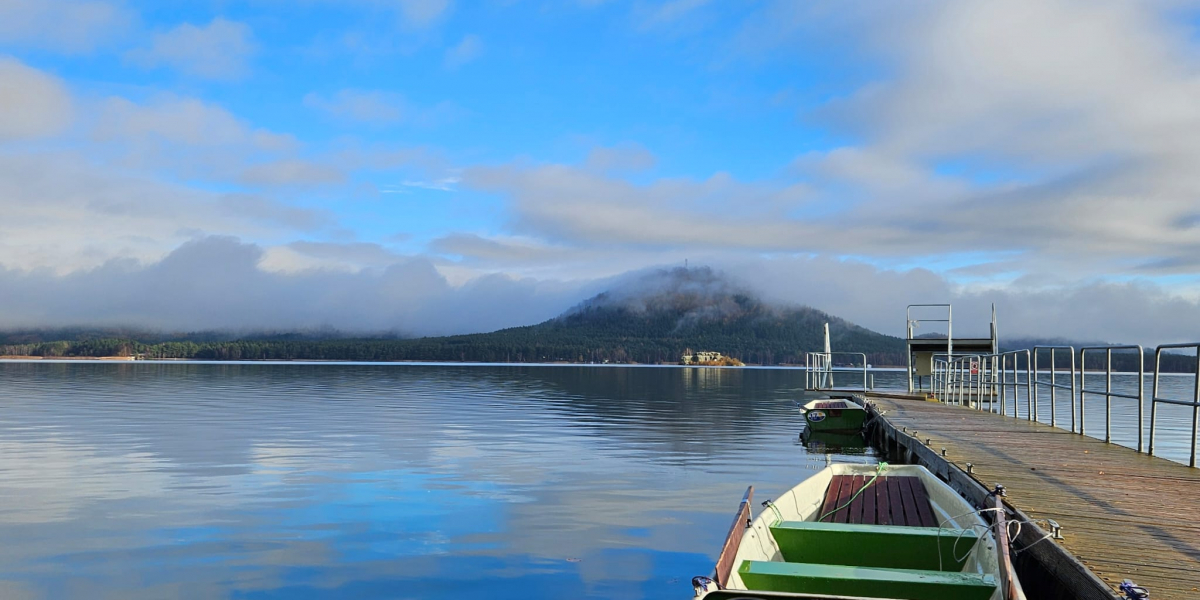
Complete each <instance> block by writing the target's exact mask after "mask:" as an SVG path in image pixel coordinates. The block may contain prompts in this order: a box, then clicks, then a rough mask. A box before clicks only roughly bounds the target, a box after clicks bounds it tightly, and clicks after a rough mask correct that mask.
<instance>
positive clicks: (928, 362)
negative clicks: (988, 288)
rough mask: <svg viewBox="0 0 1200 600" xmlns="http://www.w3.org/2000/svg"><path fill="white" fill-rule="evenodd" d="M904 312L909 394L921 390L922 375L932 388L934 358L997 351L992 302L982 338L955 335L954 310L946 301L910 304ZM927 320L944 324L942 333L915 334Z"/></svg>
mask: <svg viewBox="0 0 1200 600" xmlns="http://www.w3.org/2000/svg"><path fill="white" fill-rule="evenodd" d="M906 315H907V330H908V336H907V338H906V339H905V342H906V344H907V350H908V352H907V353H906V355H907V359H908V392H909V393H910V394H911V393H913V392H915V391H917V390H918V389H923V386H922V385H921V384H922V380H923V379H924V378H929V386H930V388H932V387H933V375H934V360H935V359H937V360H940V361H945V362H950V361H953V360H954V358H955V357H959V358H961V357H964V356H986V355H995V354H996V353H998V352H999V351H1000V345H999V342H998V341H997V338H996V305H995V304H993V305H992V323H991V328H990V329H989V336H988V337H986V338H955V337H954V323H953V321H954V311H953V309H952V308H951V306H950V305H949V304H910V305H908V310H907V312H906ZM943 317H944V318H943ZM928 323H933V324H936V325H941V324H945V327H946V331H945V334H942V333H941V332H934V333H928V334H917V329H918V328H920V327H921V326H922V325H923V324H928ZM936 325H935V326H936ZM976 371H978V369H977V368H976Z"/></svg>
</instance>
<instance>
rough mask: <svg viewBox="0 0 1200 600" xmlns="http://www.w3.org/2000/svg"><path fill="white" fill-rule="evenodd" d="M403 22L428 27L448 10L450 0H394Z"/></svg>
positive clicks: (413, 25) (412, 25)
mask: <svg viewBox="0 0 1200 600" xmlns="http://www.w3.org/2000/svg"><path fill="white" fill-rule="evenodd" d="M394 2H395V5H396V7H397V8H398V9H399V10H400V15H401V17H402V18H403V19H404V22H405V24H407V25H409V26H411V27H428V26H430V25H432V24H433V23H434V22H436V21H437V20H439V19H440V18H442V17H443V16H444V15H445V14H446V13H448V12H449V11H450V0H394Z"/></svg>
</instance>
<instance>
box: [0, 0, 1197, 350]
mask: <svg viewBox="0 0 1200 600" xmlns="http://www.w3.org/2000/svg"><path fill="white" fill-rule="evenodd" d="M1194 25H1195V6H1193V5H1192V4H1190V3H1170V4H1164V5H1158V4H1144V5H1143V4H1130V3H1108V2H1100V3H1095V2H1075V1H1070V0H1054V1H1048V2H1011V3H1003V4H998V5H997V4H993V5H984V4H975V3H955V2H921V3H912V4H906V5H903V6H901V5H894V4H881V3H872V2H849V3H846V2H812V3H797V2H788V1H774V0H758V1H752V0H746V1H741V2H710V1H704V0H675V1H669V2H647V1H641V0H638V1H633V2H622V1H619V0H608V1H599V0H591V1H575V2H571V1H564V2H540V1H533V0H513V1H495V2H469V3H468V2H462V1H457V2H456V1H453V0H357V1H351V2H333V1H322V0H308V1H302V2H283V1H273V0H263V1H259V2H191V3H138V2H122V1H119V0H86V1H76V0H41V1H38V0H10V1H9V2H4V3H0V86H2V87H0V89H3V90H4V92H3V93H0V103H3V104H2V105H0V107H2V108H3V109H4V110H3V111H0V112H3V116H0V208H3V209H4V210H5V212H6V214H7V215H8V216H9V218H8V219H6V222H5V223H0V278H2V279H4V280H5V283H6V284H7V287H8V289H9V290H10V292H9V293H10V294H11V296H12V297H11V298H10V299H9V300H11V303H13V304H14V305H17V306H19V307H21V308H18V309H16V310H14V311H11V312H10V313H9V314H8V315H6V316H5V317H3V318H4V319H7V321H8V322H7V323H3V322H0V325H5V324H7V325H9V326H13V325H27V324H45V323H61V322H66V321H70V322H79V321H86V322H97V323H117V322H122V323H125V322H128V321H138V320H146V321H148V322H149V323H150V324H153V325H155V326H162V327H195V326H221V325H228V326H253V325H255V324H258V325H262V326H278V327H309V326H321V325H333V326H341V327H351V328H353V327H359V328H399V329H402V330H411V331H414V332H429V333H436V332H448V331H465V330H477V329H488V328H495V327H499V326H506V325H514V324H521V323H523V322H528V321H529V320H536V319H540V318H544V317H546V316H550V315H553V314H556V313H557V312H558V311H560V310H562V309H563V308H564V307H565V306H567V305H569V304H571V303H572V302H574V301H577V300H578V299H580V298H581V297H583V296H585V295H586V294H588V293H593V292H595V291H598V290H600V289H603V288H604V287H605V286H608V285H612V284H613V281H614V280H613V278H617V279H620V278H621V277H624V276H625V274H627V273H631V272H635V273H636V272H639V271H640V270H644V269H647V268H656V267H661V266H668V265H675V264H679V263H682V262H683V261H684V260H688V261H689V264H705V265H712V266H714V267H716V268H718V269H722V270H724V271H726V272H728V273H730V274H731V276H733V277H734V278H736V279H738V280H740V281H741V282H743V283H744V284H746V285H748V286H750V287H753V288H755V289H757V290H759V291H760V292H761V293H763V294H764V295H767V296H769V297H771V298H772V299H775V300H779V301H785V302H797V303H806V304H813V305H816V306H818V307H820V308H824V309H827V310H830V311H832V312H835V313H838V314H841V315H843V316H846V317H848V318H851V319H853V320H858V321H862V322H864V323H865V324H868V325H870V326H875V327H877V328H881V329H885V330H886V329H895V328H896V327H895V326H893V325H889V323H891V322H892V321H893V320H894V321H898V319H893V318H892V317H894V316H895V314H894V313H898V312H901V311H902V304H903V303H904V302H905V301H906V300H907V301H920V302H928V301H944V300H947V299H956V298H957V299H960V300H961V301H962V302H965V303H968V304H971V303H974V304H978V305H979V308H978V310H979V311H980V312H981V314H982V312H983V311H984V308H983V307H984V306H986V305H989V304H990V301H989V298H990V299H991V300H996V301H998V302H999V303H1000V304H1001V305H1002V306H1008V307H1011V312H1013V313H1016V314H1023V315H1034V316H1029V317H1025V318H1027V319H1030V322H1029V324H1028V325H1027V327H1028V328H1029V329H1030V330H1037V331H1040V330H1042V329H1043V326H1042V324H1041V322H1040V321H1038V318H1037V317H1036V314H1037V311H1033V310H1031V309H1029V307H1030V306H1033V305H1035V304H1039V303H1045V302H1047V301H1048V300H1047V298H1051V299H1054V298H1058V299H1059V300H1049V301H1051V302H1061V299H1062V298H1066V297H1069V296H1071V295H1072V294H1080V293H1081V294H1085V295H1090V296H1096V295H1107V296H1111V297H1114V298H1117V297H1121V298H1124V297H1128V296H1129V295H1130V294H1133V295H1134V296H1136V297H1137V298H1139V299H1141V300H1142V301H1143V302H1144V303H1149V304H1151V305H1154V306H1158V307H1160V309H1158V310H1159V313H1155V314H1156V316H1155V317H1154V318H1153V319H1149V320H1147V321H1146V322H1145V323H1138V324H1135V325H1134V326H1131V327H1135V328H1136V330H1137V331H1141V330H1145V329H1146V328H1154V327H1159V326H1162V327H1164V329H1163V331H1169V327H1167V326H1166V323H1168V322H1169V321H1171V320H1174V319H1177V318H1178V315H1179V311H1180V310H1184V311H1195V310H1196V308H1197V305H1196V298H1197V297H1198V296H1200V202H1198V201H1197V200H1196V199H1197V198H1200V181H1197V180H1196V178H1195V177H1194V176H1193V174H1192V173H1193V171H1194V169H1192V168H1191V166H1190V165H1192V164H1194V161H1195V160H1197V159H1200V143H1197V142H1195V141H1194V140H1196V139H1200V103H1197V102H1195V98H1197V97H1200V62H1198V57H1200V54H1198V51H1200V45H1198V42H1197V36H1196V34H1195V27H1194ZM179 265H190V266H189V267H188V268H194V269H200V268H201V267H202V266H203V267H204V268H205V270H203V272H199V271H198V272H195V273H190V272H189V273H187V274H184V273H183V272H177V271H172V269H179V268H182V267H180V266H179ZM213 265H217V267H218V268H211V267H212V266H213ZM848 272H857V273H859V275H858V277H860V278H866V280H867V281H869V282H871V284H872V285H873V286H875V288H880V287H882V288H884V289H887V290H889V293H888V294H886V296H887V297H888V299H889V300H890V301H891V302H890V304H896V305H898V306H896V307H892V306H890V304H889V306H887V307H885V306H883V305H881V304H878V303H877V304H870V303H863V302H862V301H861V299H860V298H858V297H857V295H858V294H860V293H861V290H860V289H859V288H858V287H857V286H858V283H855V282H850V281H848V279H847V278H846V277H845V276H844V275H843V274H844V273H848ZM231 273H237V274H239V277H242V278H243V279H235V278H233V276H232V275H230V274H231ZM397 273H406V275H404V276H403V277H401V276H400V275H397ZM768 274H769V275H768ZM185 275H186V276H185ZM168 276H170V277H175V278H179V279H184V280H187V281H189V282H192V284H193V285H198V286H202V285H203V284H206V283H207V284H209V285H210V286H211V287H214V288H222V287H227V288H228V289H231V290H236V289H251V288H254V289H260V300H261V299H262V298H279V297H282V296H281V295H283V294H284V293H285V290H292V293H293V296H289V297H288V298H289V300H287V301H286V304H287V305H288V306H289V307H290V308H292V309H294V310H284V311H276V317H277V318H275V319H272V317H271V316H270V314H271V313H269V312H268V313H263V312H262V311H257V310H250V309H248V308H247V307H246V306H244V305H241V304H238V303H229V304H226V305H222V306H216V307H211V308H210V309H208V310H206V311H204V312H205V315H204V318H199V317H194V316H188V315H185V314H180V313H177V312H172V311H168V310H165V309H163V308H162V307H159V306H147V305H145V303H144V301H142V300H139V298H137V297H131V296H129V295H128V294H127V293H124V295H123V292H121V291H120V290H121V289H128V288H129V287H130V284H129V282H128V281H126V282H125V283H124V284H122V285H118V284H117V283H116V282H117V281H118V280H119V279H120V278H121V277H128V278H132V279H134V280H137V281H140V282H141V283H140V284H139V285H142V286H144V287H145V288H146V289H155V288H156V287H157V286H161V285H166V284H165V283H164V282H163V280H162V278H163V277H168ZM156 277H157V279H156ZM204 278H213V279H212V280H211V281H206V280H205V279H204ZM331 278H332V279H337V280H339V281H341V280H346V279H349V280H353V281H354V282H356V283H354V284H352V285H351V284H345V283H343V284H339V285H349V286H350V287H351V288H353V289H356V290H358V291H357V292H356V293H357V294H359V295H365V296H369V297H372V298H377V299H378V303H379V304H378V306H376V305H371V306H367V305H363V304H362V303H361V301H360V300H355V301H354V302H350V301H349V300H348V298H349V296H348V295H347V293H343V292H337V291H334V290H331V289H330V288H329V286H331V285H333V284H331V283H330V280H331ZM395 278H399V279H395ZM398 281H399V282H400V283H397V282H398ZM815 281H821V282H824V283H823V284H822V285H821V286H820V287H819V288H818V286H813V285H805V283H806V282H815ZM498 289H504V290H507V291H505V292H503V294H515V296H512V297H520V298H524V300H521V301H512V302H514V303H515V304H518V305H520V306H519V307H517V308H514V309H513V310H511V311H507V313H506V312H505V311H489V310H483V309H480V310H473V309H475V308H477V307H480V306H481V305H493V304H495V303H496V302H497V300H498V299H499V298H500V297H502V296H497V295H496V294H500V293H501V292H498V291H497V290H498ZM869 289H872V288H869ZM296 290H304V292H303V293H302V294H301V295H302V296H303V299H302V300H299V299H294V294H295V292H296ZM71 294H77V295H83V296H85V297H88V298H101V299H103V301H102V302H99V303H95V304H99V305H102V307H93V308H91V309H89V310H67V309H66V308H64V307H62V306H58V305H56V304H55V302H54V301H49V300H47V297H48V296H49V297H53V298H55V299H58V298H68V299H69V298H70V297H71ZM933 296H936V297H933ZM504 297H509V296H504ZM355 302H358V303H357V304H356V303H355ZM75 304H78V302H76V303H75ZM51 306H55V307H56V308H54V309H51V308H49V307H51ZM380 306H387V307H392V308H389V309H387V310H381V309H380V308H379V307H380ZM447 306H456V307H458V309H460V310H468V309H471V310H470V312H486V313H488V314H490V315H491V316H489V317H487V318H479V319H470V318H462V317H459V316H455V313H452V312H448V311H446V310H445V307H447ZM372 311H373V312H372ZM364 312H371V314H374V315H376V316H375V317H372V318H365V317H363V316H362V315H363V313H364ZM246 313H252V314H255V315H256V316H255V317H254V319H253V320H252V322H246V318H245V317H243V316H240V315H245V314H246ZM1160 313H1161V314H1160ZM1002 314H1003V311H1002ZM1190 314H1195V313H1190ZM264 319H265V321H264ZM1053 323H1061V319H1058V320H1055V321H1053ZM1097 326H1100V327H1106V326H1107V325H1105V324H1103V323H1099V324H1098V323H1094V322H1090V321H1081V322H1079V323H1073V324H1072V325H1070V326H1064V329H1065V330H1064V331H1063V332H1062V334H1063V335H1067V334H1074V333H1086V332H1092V331H1094V328H1095V327H1097ZM1111 335H1120V336H1129V335H1136V331H1134V330H1129V331H1124V330H1123V331H1116V330H1114V331H1113V332H1112V334H1111Z"/></svg>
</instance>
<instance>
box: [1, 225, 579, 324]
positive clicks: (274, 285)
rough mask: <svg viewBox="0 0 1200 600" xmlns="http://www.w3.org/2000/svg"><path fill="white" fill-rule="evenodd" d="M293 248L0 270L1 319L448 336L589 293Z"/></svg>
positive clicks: (202, 249)
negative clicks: (450, 278)
mask: <svg viewBox="0 0 1200 600" xmlns="http://www.w3.org/2000/svg"><path fill="white" fill-rule="evenodd" d="M287 250H288V252H290V253H292V256H283V255H275V256H271V255H270V254H267V253H264V250H263V248H261V247H259V246H256V245H252V244H244V243H240V242H239V241H238V240H236V239H233V238H225V237H210V238H202V239H197V240H194V241H191V242H188V243H185V244H183V245H182V246H180V247H179V248H177V249H176V250H174V251H173V252H171V253H170V254H169V255H167V256H166V257H165V258H162V259H161V260H159V261H156V262H150V263H148V264H145V265H131V264H128V263H124V262H120V261H114V262H110V263H106V264H103V265H100V266H98V267H96V268H94V269H92V270H84V271H77V272H74V273H70V274H65V275H52V274H50V273H48V272H45V271H40V272H36V271H35V272H19V271H12V270H4V269H3V268H0V289H2V290H4V291H5V293H6V310H5V312H4V314H3V315H0V326H2V327H15V326H30V325H45V324H63V323H93V324H107V325H116V324H137V325H138V326H141V327H161V328H164V329H168V330H195V329H211V328H235V329H241V328H249V329H255V330H261V329H295V328H304V329H308V328H316V327H322V326H332V327H336V328H341V329H349V330H360V331H361V330H370V331H387V330H397V331H404V332H409V333H417V334H442V333H461V332H471V331H484V330H494V329H498V328H502V327H509V326H514V325H523V324H527V323H531V322H537V321H541V320H545V319H547V318H550V317H552V316H554V315H555V314H557V313H558V312H559V311H560V310H561V307H563V306H570V305H571V304H572V303H574V302H576V301H577V300H578V299H579V298H578V296H579V289H578V287H577V286H574V285H563V284H559V283H556V282H537V281H531V280H520V279H515V278H511V277H507V276H503V275H488V276H484V277H479V278H475V279H472V280H471V281H469V282H468V283H466V284H464V285H462V286H460V287H453V286H450V285H449V283H448V282H447V281H446V279H445V278H444V277H443V276H442V275H441V274H439V272H438V270H437V268H436V267H435V265H434V264H433V263H432V262H430V261H429V260H427V259H424V258H421V257H402V256H396V257H393V258H392V259H391V260H387V258H388V257H387V253H386V251H383V250H382V249H379V248H377V247H374V246H371V245H361V244H355V245H347V246H342V247H338V245H334V244H293V245H290V246H288V247H287ZM296 255H300V256H308V257H312V258H316V259H318V261H317V262H316V263H314V264H310V265H307V267H306V266H304V265H295V264H289V263H288V261H290V260H292V259H293V258H294V257H295V256H296ZM346 260H350V261H357V262H369V263H374V264H380V263H384V262H386V265H385V266H382V268H368V269H362V270H358V271H349V270H343V269H340V268H329V267H328V263H325V261H333V263H334V264H336V263H338V262H342V261H346ZM264 267H269V268H270V270H267V268H264ZM297 267H299V268H297Z"/></svg>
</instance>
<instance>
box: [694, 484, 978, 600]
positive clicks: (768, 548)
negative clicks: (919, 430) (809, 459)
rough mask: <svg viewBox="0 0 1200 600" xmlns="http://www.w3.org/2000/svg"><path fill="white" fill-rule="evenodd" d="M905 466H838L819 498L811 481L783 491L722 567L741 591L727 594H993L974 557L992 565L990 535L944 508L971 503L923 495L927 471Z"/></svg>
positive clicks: (913, 597) (973, 519)
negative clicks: (887, 470) (884, 469)
mask: <svg viewBox="0 0 1200 600" xmlns="http://www.w3.org/2000/svg"><path fill="white" fill-rule="evenodd" d="M914 469H916V468H915V467H899V468H893V469H892V470H893V471H896V473H893V474H889V475H882V474H878V473H874V472H869V471H864V469H862V468H861V467H859V468H858V469H857V470H855V469H845V470H843V472H838V473H833V474H831V475H826V476H825V479H827V484H826V487H825V488H824V494H823V495H821V494H820V493H819V491H820V488H816V489H814V488H813V485H820V483H821V482H819V481H818V482H806V483H810V484H812V485H810V486H809V487H808V488H807V489H806V490H805V492H804V493H800V494H797V493H796V490H797V489H800V488H801V487H803V486H804V484H802V486H798V487H797V488H796V489H794V490H792V491H790V492H788V494H791V495H792V497H790V498H789V497H787V496H788V494H785V495H784V496H781V497H780V498H779V499H778V500H777V501H776V502H775V505H776V506H774V507H772V508H769V509H768V510H766V511H764V512H763V513H762V514H761V515H760V517H759V519H757V520H755V522H754V523H753V525H752V527H751V528H750V529H748V530H747V532H746V535H745V538H746V539H744V540H743V541H742V546H743V551H742V552H740V553H739V558H741V559H742V560H740V561H736V562H738V564H732V565H730V566H731V567H732V572H731V573H730V574H729V578H730V579H732V580H733V581H734V583H735V585H734V586H733V587H737V588H742V587H744V588H745V589H739V590H738V591H737V594H739V595H737V596H728V597H729V598H733V597H738V598H772V597H794V598H804V597H810V598H891V599H904V600H935V599H943V598H946V599H949V598H954V599H968V600H970V599H978V600H989V599H993V598H996V597H998V581H997V578H996V576H995V571H994V570H989V569H987V568H985V567H984V565H986V564H987V560H981V557H980V555H981V554H990V557H991V560H992V562H993V563H994V543H992V541H991V538H990V537H989V538H988V543H987V544H981V543H980V542H981V540H982V537H981V536H982V535H983V534H986V532H985V531H983V529H982V527H979V525H981V524H982V522H981V521H980V520H979V519H978V516H976V515H973V514H972V515H969V516H968V515H952V514H950V513H949V512H947V510H946V508H945V507H949V508H950V511H951V512H968V511H969V510H970V507H966V506H962V510H958V506H960V505H961V503H962V501H961V499H957V498H956V499H955V500H954V502H957V503H959V505H955V504H954V503H952V502H950V498H949V497H948V496H947V495H948V494H952V492H951V491H950V490H948V489H942V488H941V487H937V486H935V487H937V489H935V490H933V492H934V493H936V496H937V497H936V498H935V499H934V500H933V501H932V502H931V497H930V496H931V490H930V488H929V487H927V486H926V481H925V480H924V479H923V477H930V478H932V475H929V474H928V472H924V473H923V475H922V474H920V473H918V472H917V471H914ZM922 471H923V470H922ZM816 478H817V477H814V479H816ZM789 502H790V503H791V504H792V506H789V507H786V508H785V506H784V505H785V504H787V503H789ZM939 506H940V507H941V508H939ZM773 513H774V514H773ZM767 534H769V535H767ZM977 546H978V547H977ZM729 562H730V563H732V562H735V561H729ZM720 575H721V573H720V572H719V571H718V576H720ZM747 590H749V591H747ZM754 594H762V595H757V596H756V595H754ZM773 594H781V595H773ZM788 594H807V596H805V595H788ZM723 597H726V596H720V595H718V596H712V598H713V600H717V599H718V598H723Z"/></svg>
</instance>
